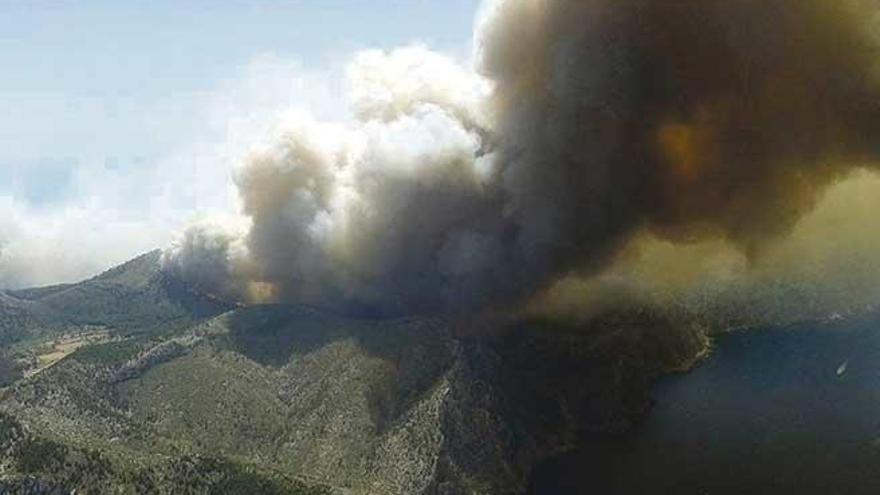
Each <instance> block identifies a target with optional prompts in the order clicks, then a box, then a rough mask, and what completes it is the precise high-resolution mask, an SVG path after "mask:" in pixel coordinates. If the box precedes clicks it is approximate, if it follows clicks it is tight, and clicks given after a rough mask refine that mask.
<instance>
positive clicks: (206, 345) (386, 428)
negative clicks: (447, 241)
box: [0, 306, 705, 494]
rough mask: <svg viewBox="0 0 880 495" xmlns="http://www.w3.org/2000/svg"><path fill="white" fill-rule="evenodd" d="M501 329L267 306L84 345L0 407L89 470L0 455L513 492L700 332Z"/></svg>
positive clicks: (612, 419)
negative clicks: (91, 457)
mask: <svg viewBox="0 0 880 495" xmlns="http://www.w3.org/2000/svg"><path fill="white" fill-rule="evenodd" d="M500 325H501V328H499V329H498V330H497V331H494V332H492V333H491V335H477V334H472V333H468V332H462V331H461V329H460V328H458V326H460V323H456V330H455V331H453V330H452V328H453V325H452V324H451V323H450V322H447V321H444V320H442V319H426V318H409V319H395V320H368V319H354V318H347V317H343V316H339V315H334V314H329V313H325V312H321V311H319V310H316V309H314V308H308V307H302V306H262V307H252V308H243V309H238V310H234V311H231V312H228V313H225V314H223V315H220V316H218V317H215V318H212V319H210V320H207V321H205V322H203V323H200V324H196V325H194V326H192V327H190V328H188V329H186V330H182V331H176V332H174V333H173V335H169V334H166V335H162V336H156V335H154V336H153V337H151V338H149V339H144V338H131V339H126V340H117V341H113V342H107V343H102V344H95V345H89V346H85V347H82V348H80V349H78V350H77V351H75V352H74V353H73V354H71V355H69V356H68V357H66V358H65V359H63V360H62V361H61V362H59V363H58V364H57V365H55V366H53V367H51V368H50V369H47V370H45V371H44V372H42V373H40V374H37V375H35V376H33V377H31V378H29V379H25V380H22V381H20V382H18V383H17V384H15V385H14V386H12V387H10V388H9V389H8V390H7V391H6V393H5V396H4V398H3V399H2V401H0V411H2V412H3V413H4V414H6V416H4V417H6V418H9V421H12V422H15V424H20V425H21V428H22V429H23V430H24V431H27V432H29V435H31V436H32V437H33V439H34V440H29V441H30V442H37V443H38V444H39V445H42V444H41V443H40V442H50V444H51V445H53V446H55V445H56V444H57V446H55V447H52V449H54V450H60V451H62V452H63V453H64V456H69V455H74V454H70V453H71V452H74V453H78V452H92V453H97V454H95V455H98V456H99V457H100V459H101V463H100V464H101V466H102V467H101V468H100V469H98V468H94V469H98V472H99V474H97V475H95V476H97V478H94V479H92V478H88V479H86V478H82V477H76V476H73V475H72V474H71V473H70V471H69V469H68V468H67V467H66V466H68V465H70V463H71V462H73V461H67V460H62V461H59V462H57V463H38V465H37V466H36V467H33V466H31V464H29V463H28V461H27V459H28V455H27V451H25V452H24V453H22V452H21V451H20V449H19V450H16V449H11V450H10V449H6V453H5V457H4V460H2V461H0V463H5V464H4V465H6V466H8V468H7V469H6V472H7V473H8V475H7V480H8V482H9V483H18V484H21V483H25V482H26V480H30V479H36V480H39V482H40V483H44V484H46V486H64V487H65V488H68V489H70V488H77V489H79V490H80V491H85V492H88V491H89V489H92V490H97V491H100V488H95V487H101V486H103V487H107V486H120V487H124V488H125V489H126V490H128V491H131V492H134V493H151V492H152V491H151V490H155V491H159V492H165V493H176V492H178V491H179V490H182V489H183V488H184V487H186V486H189V485H188V484H189V483H191V482H192V480H191V478H185V479H178V478H175V477H174V476H169V475H167V473H168V472H169V470H170V471H173V472H177V470H180V469H184V470H190V471H193V472H195V473H198V476H200V478H199V479H215V478H217V476H219V477H220V478H222V479H226V478H227V477H229V476H231V475H229V474H228V473H226V474H222V476H221V475H216V473H215V471H212V469H215V468H212V467H210V466H216V465H222V466H232V467H230V468H228V469H232V470H233V471H235V472H242V470H243V471H244V472H248V473H256V474H254V476H256V478H254V480H252V481H253V483H256V482H257V481H256V480H257V479H259V480H264V481H265V480H270V481H271V480H272V479H275V478H273V476H276V475H277V476H282V477H283V479H285V480H290V483H292V484H293V485H290V486H294V485H295V486H297V487H300V488H296V489H307V487H312V488H308V489H316V490H320V489H322V488H320V487H321V486H330V487H333V489H334V490H337V491H338V490H342V491H346V492H350V493H391V494H394V493H399V494H415V493H426V494H429V493H430V494H434V493H437V494H439V493H449V494H458V493H518V492H521V491H522V490H523V489H524V487H525V483H526V479H527V477H528V474H529V471H530V469H531V467H532V466H533V465H534V464H535V462H537V461H538V460H540V459H542V458H545V457H546V456H548V455H551V454H553V453H556V452H558V451H560V450H563V449H567V448H570V447H572V446H574V445H576V444H578V443H579V442H583V441H589V438H591V436H592V435H596V434H610V433H616V432H619V431H623V430H625V429H626V428H628V426H629V425H630V424H631V423H632V422H633V421H635V420H637V419H638V418H639V417H641V415H642V414H643V413H644V412H645V411H646V410H647V409H648V407H649V406H650V401H649V400H648V396H647V386H648V385H649V383H650V381H651V379H652V377H653V376H655V375H656V374H657V373H659V372H661V371H663V370H671V369H674V368H678V367H681V366H683V365H686V364H687V363H688V362H689V361H690V360H691V359H693V358H694V356H696V355H697V354H699V352H701V351H702V349H703V346H704V344H705V342H704V340H703V337H702V334H701V333H700V332H699V331H698V330H697V329H696V328H693V329H691V330H688V331H682V328H688V327H686V326H684V327H682V326H678V325H671V322H668V321H665V320H664V319H663V318H662V317H661V316H659V315H652V314H640V315H634V314H627V315H606V316H605V317H603V318H600V319H597V320H596V321H593V322H591V323H590V324H589V325H588V326H589V328H577V329H574V328H551V327H548V326H547V325H546V324H542V323H538V322H531V323H518V324H508V323H505V324H500ZM669 339H672V340H669ZM80 455H81V454H76V456H80ZM82 455H85V454H82ZM77 458H79V457H77ZM65 459H66V457H65ZM194 459H196V460H204V459H212V461H211V462H212V463H213V464H210V466H208V467H206V465H205V464H204V461H198V462H197V461H193V460H194ZM200 462H201V464H200ZM194 463H195V464H194ZM217 463H219V464H217ZM74 464H75V463H74ZM193 466H196V467H193ZM224 469H226V468H224ZM188 472H189V471H188ZM211 473H215V474H211ZM260 473H262V474H260ZM267 473H268V474H267ZM272 473H276V474H275V475H272ZM267 477H268V478H267ZM270 481H265V482H267V483H268V482H270ZM273 483H274V482H273ZM16 486H18V485H16ZM199 486H200V488H198V489H197V490H196V492H197V493H210V492H212V490H214V489H215V488H214V485H210V484H202V485H199ZM250 486H251V487H252V486H256V485H250ZM144 487H152V488H151V489H145V488H144ZM288 488H289V487H288ZM288 488H285V490H288ZM290 490H293V491H290ZM251 492H252V491H249V490H248V489H245V490H240V491H235V490H229V491H224V492H223V493H251ZM286 493H300V492H297V491H295V490H294V489H293V488H290V489H289V490H288V491H286Z"/></svg>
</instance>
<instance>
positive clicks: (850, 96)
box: [166, 0, 880, 313]
mask: <svg viewBox="0 0 880 495" xmlns="http://www.w3.org/2000/svg"><path fill="white" fill-rule="evenodd" d="M878 12H880V8H878V7H877V6H876V4H875V3H874V2H872V1H868V0H835V1H830V0H741V1H730V0H678V1H664V0H555V1H554V0H501V1H496V2H491V3H489V4H488V5H486V6H485V8H484V9H483V15H482V16H481V19H480V20H479V22H478V27H477V29H478V32H477V34H476V36H475V38H476V42H477V62H476V69H475V70H470V69H468V68H465V67H461V66H459V65H457V64H456V63H454V62H452V61H450V60H448V59H446V58H444V57H442V56H440V55H437V54H434V53H432V52H430V51H428V50H426V49H424V48H420V47H410V48H404V49H399V50H394V51H391V52H379V51H371V52H367V53H364V54H361V55H359V56H358V57H357V58H356V60H355V61H354V63H353V64H352V67H351V69H350V73H349V76H350V80H351V83H350V88H351V106H352V115H353V117H352V119H351V120H350V121H347V122H339V123H324V122H316V121H314V120H313V119H311V118H309V117H308V116H303V115H294V116H291V117H290V118H289V119H288V120H287V121H286V122H285V124H284V126H283V127H281V128H280V129H279V131H278V132H277V133H275V134H274V135H273V136H271V137H270V139H268V141H267V142H266V143H265V144H264V145H262V146H261V147H260V148H259V149H257V150H255V151H254V152H253V153H252V154H251V155H250V156H249V157H248V158H247V159H246V160H245V161H244V163H243V164H242V165H241V167H240V169H239V170H238V172H237V178H236V182H237V186H238V189H239V194H240V197H241V199H242V205H243V208H242V213H243V215H244V216H245V217H247V219H248V220H249V222H250V227H249V229H248V230H247V232H246V234H244V236H243V238H242V239H241V240H240V241H238V240H236V241H230V240H227V241H223V242H215V241H207V240H206V239H207V237H206V234H196V233H194V231H193V232H190V233H188V234H187V236H186V237H185V239H188V240H185V241H184V242H183V244H181V245H179V246H177V247H175V248H173V249H171V250H169V251H168V253H167V256H166V259H167V260H168V263H169V266H171V267H172V268H174V269H175V270H177V271H179V272H180V273H182V274H184V275H185V276H187V277H188V278H190V279H192V280H194V281H197V282H199V283H202V284H206V285H209V286H214V287H220V289H218V290H221V291H223V292H226V293H228V292H231V289H230V287H233V286H238V287H251V286H253V285H254V284H258V285H260V286H261V287H264V288H268V291H266V290H264V291H262V292H261V293H262V294H264V295H266V294H268V297H272V298H275V299H278V300H285V301H299V302H320V303H322V304H330V305H334V306H338V307H342V308H347V309H350V310H363V311H374V312H381V313H404V312H422V311H449V310H453V311H466V310H472V309H475V308H483V307H487V306H493V305H498V306H503V305H508V304H511V303H515V302H517V301H523V300H526V299H528V298H530V297H531V296H533V295H535V294H537V293H539V292H541V291H543V290H544V289H546V288H548V287H550V286H551V285H552V284H554V282H557V281H558V280H559V279H560V278H561V277H564V276H569V275H571V274H573V273H576V274H581V275H585V276H589V275H592V274H596V273H599V272H601V271H602V270H603V269H605V268H607V267H608V265H609V264H610V263H611V262H612V261H613V260H614V259H616V256H617V255H618V254H619V253H620V252H621V249H622V248H623V247H624V246H625V245H627V244H628V243H630V241H632V239H633V238H634V237H636V236H641V235H650V236H651V237H652V238H655V239H658V240H660V241H662V242H671V243H675V244H681V243H693V242H697V241H699V242H708V241H712V240H716V241H717V242H721V243H723V244H724V245H730V246H734V247H735V249H737V250H738V251H739V252H741V253H744V254H745V257H746V259H747V260H749V261H750V262H754V260H758V259H760V258H761V256H762V255H763V252H764V251H766V250H767V249H768V246H770V245H772V244H773V243H774V242H775V241H777V240H779V239H782V238H785V237H786V236H787V235H788V234H789V233H791V232H792V229H794V227H795V225H796V224H797V222H798V220H799V219H801V218H802V217H803V216H804V215H805V214H807V213H809V212H810V211H811V210H812V209H813V208H814V207H815V205H816V204H817V202H818V201H819V200H820V199H821V197H822V194H823V192H824V190H825V189H826V188H827V187H828V186H829V185H831V184H834V183H836V182H837V181H838V180H839V179H840V178H842V177H844V176H845V175H846V174H847V173H848V172H849V171H851V170H852V169H854V168H856V167H872V166H874V163H875V162H876V159H877V154H878V152H880V148H878V142H877V134H878V130H880V109H878V105H880V77H878V72H877V69H878V67H877V66H876V62H875V61H876V60H880V58H878V47H880V40H878V39H877V38H876V36H875V34H874V32H875V30H874V26H873V23H874V20H875V18H876V16H877V14H878ZM193 229H195V230H198V228H197V227H194V228H193ZM196 240H197V242H196ZM233 244H236V245H238V244H240V246H241V248H240V249H238V248H236V253H235V254H232V253H231V252H230V246H232V245H233ZM196 246H197V248H198V250H199V253H201V254H198V255H197V256H192V255H187V253H191V252H192V251H193V249H194V248H195V247H196ZM205 250H214V251H215V252H214V253H206V252H205ZM196 259H207V260H213V261H211V262H208V263H197V264H194V263H191V262H190V260H196ZM218 260H219V261H218ZM224 262H225V263H226V264H224ZM229 263H231V264H233V265H236V266H243V265H247V269H244V270H243V269H237V268H235V267H233V268H230V267H229ZM194 265H197V266H194ZM232 292H234V291H232ZM240 293H241V294H247V293H251V291H249V290H240Z"/></svg>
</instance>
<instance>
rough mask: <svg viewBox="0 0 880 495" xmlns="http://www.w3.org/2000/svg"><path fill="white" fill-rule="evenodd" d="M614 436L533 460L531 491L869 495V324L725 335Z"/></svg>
mask: <svg viewBox="0 0 880 495" xmlns="http://www.w3.org/2000/svg"><path fill="white" fill-rule="evenodd" d="M654 397H655V398H656V399H657V405H656V407H655V408H654V409H653V410H652V411H651V413H650V415H649V416H648V417H647V419H646V420H645V421H644V422H643V423H642V424H641V425H639V427H637V428H636V429H635V430H634V431H632V432H631V433H629V434H628V435H626V436H624V437H617V438H610V439H604V440H601V439H596V440H593V441H591V442H590V445H589V446H588V447H586V448H583V449H581V450H579V451H577V452H574V453H571V454H566V455H563V456H560V457H559V458H556V459H553V460H551V461H549V462H547V463H545V464H544V465H542V466H540V467H539V468H538V470H537V471H536V473H535V475H534V479H533V482H532V492H533V493H535V494H542V495H543V494H553V495H565V494H600V495H614V494H627V495H629V494H641V493H646V494H648V493H651V494H653V493H662V494H667V493H668V494H683V495H689V494H699V495H704V494H709V495H714V494H765V493H766V494H807V495H811V494H823V495H832V494H866V495H867V494H880V319H878V318H877V317H870V318H862V319H858V320H851V321H846V322H837V323H823V324H810V325H800V326H796V327H791V328H786V329H765V330H761V331H757V330H755V331H748V332H740V333H734V334H730V335H727V336H725V337H723V338H720V339H719V340H718V341H717V342H716V348H715V351H714V353H713V355H712V357H711V358H710V359H709V360H708V361H707V362H705V363H704V364H703V365H702V366H700V367H699V368H698V369H696V370H694V371H693V372H691V373H689V374H684V375H677V376H671V377H667V378H665V379H663V380H662V381H661V382H660V383H659V384H658V386H657V387H656V389H655V392H654Z"/></svg>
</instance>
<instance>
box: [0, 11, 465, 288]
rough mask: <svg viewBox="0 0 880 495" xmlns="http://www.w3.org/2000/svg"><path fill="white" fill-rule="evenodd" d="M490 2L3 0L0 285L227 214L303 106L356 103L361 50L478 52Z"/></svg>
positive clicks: (334, 107)
mask: <svg viewBox="0 0 880 495" xmlns="http://www.w3.org/2000/svg"><path fill="white" fill-rule="evenodd" d="M478 3H479V2H478V0H382V1H381V2H379V1H367V0H291V1H286V2H281V1H247V2H245V1H222V2H221V1H211V2H208V1H187V2H179V1H171V0H157V1H152V2H137V3H135V2H116V1H82V2H73V1H32V2H24V1H15V0H6V1H0V67H2V69H0V108H3V111H2V112H0V288H2V287H18V286H26V285H40V284H49V283H56V282H64V281H73V280H77V279H79V278H82V277H85V276H88V275H92V274H94V273H96V272H98V271H101V270H103V269H106V268H109V267H110V266H112V265H114V264H116V263H119V262H122V261H125V260H127V259H129V258H131V257H132V256H134V255H136V254H138V253H140V252H143V251H147V250H151V249H154V248H156V247H163V246H164V245H165V244H167V243H168V242H169V241H170V239H171V238H172V236H173V235H174V234H175V232H176V231H177V230H179V229H180V228H182V227H183V226H184V225H185V224H187V223H188V222H191V221H193V220H195V219H198V218H199V217H200V216H211V215H220V214H224V213H231V212H232V211H233V210H235V209H236V207H237V203H236V198H235V196H236V194H235V192H234V189H233V187H232V186H231V181H230V180H229V178H230V177H229V176H230V170H231V162H234V161H235V160H236V158H237V157H238V156H240V155H241V154H242V152H243V151H244V150H245V149H246V148H247V147H248V146H250V145H251V144H253V142H255V141H257V140H258V139H259V137H260V136H262V135H264V134H265V133H266V132H267V128H268V127H270V126H271V125H272V123H273V122H274V121H275V117H276V116H277V115H278V114H279V113H281V112H283V111H285V110H287V109H290V108H292V107H303V108H306V109H308V110H309V111H310V112H311V113H313V114H315V115H316V116H318V117H328V116H337V115H340V114H344V113H345V112H346V107H345V103H344V101H341V99H340V98H339V95H340V94H341V93H343V91H342V89H341V87H340V86H342V85H343V84H344V82H343V81H344V77H343V73H344V70H345V65H346V64H347V63H348V62H349V61H350V60H351V58H352V57H353V54H355V53H357V52H358V51H360V50H363V49H369V48H382V49H390V48H393V47H397V46H401V45H407V44H423V45H426V46H428V47H430V48H431V49H434V50H437V51H440V52H443V53H446V54H449V55H451V56H453V57H455V58H457V59H460V60H466V59H467V58H468V57H470V53H471V36H472V31H473V20H474V16H475V13H476V11H477V8H478Z"/></svg>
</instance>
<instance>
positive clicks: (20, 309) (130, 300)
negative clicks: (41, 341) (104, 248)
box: [0, 250, 231, 344]
mask: <svg viewBox="0 0 880 495" xmlns="http://www.w3.org/2000/svg"><path fill="white" fill-rule="evenodd" d="M160 257H161V252H160V251H158V250H156V251H153V252H150V253H147V254H145V255H143V256H140V257H138V258H135V259H133V260H131V261H129V262H128V263H125V264H123V265H120V266H118V267H116V268H113V269H111V270H108V271H106V272H104V273H103V274H101V275H98V276H96V277H94V278H91V279H89V280H86V281H83V282H80V283H76V284H65V285H58V286H52V287H43V288H36V289H26V290H18V291H7V292H0V344H10V343H13V342H17V341H21V340H27V339H33V338H40V337H45V336H51V335H57V334H60V333H64V332H76V331H79V330H80V329H82V328H84V327H103V328H107V329H109V330H111V331H112V332H115V333H122V334H128V333H144V332H156V331H162V330H164V329H168V328H171V327H175V328H181V327H185V326H187V325H189V324H192V323H194V322H196V321H199V320H200V319H202V318H206V317H210V316H214V315H217V314H220V313H222V312H223V311H226V310H227V309H229V308H230V307H231V305H230V304H227V303H224V302H222V301H219V300H216V299H215V298H211V297H209V296H206V295H202V294H199V293H197V292H195V291H192V290H191V289H189V288H188V287H187V286H186V284H184V283H182V282H180V281H178V280H176V279H175V278H174V277H171V276H169V275H168V274H166V273H164V272H163V271H162V270H161V265H160Z"/></svg>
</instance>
